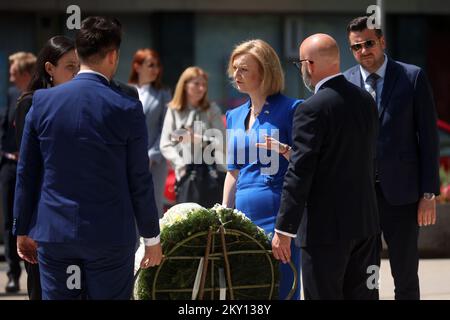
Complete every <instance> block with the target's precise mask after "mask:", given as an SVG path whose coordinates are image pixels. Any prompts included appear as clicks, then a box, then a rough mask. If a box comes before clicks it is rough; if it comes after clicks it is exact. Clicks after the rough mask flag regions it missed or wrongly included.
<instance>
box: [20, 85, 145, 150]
mask: <svg viewBox="0 0 450 320" xmlns="http://www.w3.org/2000/svg"><path fill="white" fill-rule="evenodd" d="M111 87H112V88H114V90H119V91H122V92H123V93H125V94H126V95H129V96H130V97H133V98H135V99H139V94H138V92H137V90H136V88H134V87H132V86H129V85H127V84H125V83H122V82H120V81H117V80H112V81H111ZM32 101H33V93H32V92H30V93H28V94H25V95H24V96H23V97H21V99H19V102H18V103H17V108H16V114H15V128H16V142H17V148H18V149H20V144H21V143H22V135H23V128H24V126H25V116H26V115H27V113H28V111H29V110H30V108H31V103H32Z"/></svg>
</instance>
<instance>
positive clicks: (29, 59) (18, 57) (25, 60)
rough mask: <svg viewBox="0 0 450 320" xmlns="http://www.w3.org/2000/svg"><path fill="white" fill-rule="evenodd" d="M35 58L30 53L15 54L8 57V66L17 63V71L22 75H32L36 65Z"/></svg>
mask: <svg viewBox="0 0 450 320" xmlns="http://www.w3.org/2000/svg"><path fill="white" fill-rule="evenodd" d="M36 60H37V59H36V56H35V55H34V54H32V53H31V52H23V51H20V52H16V53H14V54H12V55H10V56H9V64H10V65H11V64H13V63H14V62H17V71H18V72H19V73H20V74H22V73H24V72H28V73H29V74H32V73H33V71H34V67H35V65H36Z"/></svg>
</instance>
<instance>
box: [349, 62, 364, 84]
mask: <svg viewBox="0 0 450 320" xmlns="http://www.w3.org/2000/svg"><path fill="white" fill-rule="evenodd" d="M348 80H349V81H350V82H351V83H353V84H354V85H357V86H358V87H360V88H363V89H364V85H363V80H362V76H361V70H360V69H359V65H357V66H355V67H354V68H353V70H352V71H351V72H350V77H349V79H348Z"/></svg>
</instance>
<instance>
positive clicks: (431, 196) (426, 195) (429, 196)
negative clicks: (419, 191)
mask: <svg viewBox="0 0 450 320" xmlns="http://www.w3.org/2000/svg"><path fill="white" fill-rule="evenodd" d="M434 197H435V195H434V193H429V192H425V193H424V194H423V198H424V199H425V200H433V199H434Z"/></svg>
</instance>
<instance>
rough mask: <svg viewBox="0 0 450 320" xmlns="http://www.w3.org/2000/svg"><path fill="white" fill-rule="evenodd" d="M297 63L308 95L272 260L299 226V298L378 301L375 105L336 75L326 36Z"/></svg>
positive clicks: (286, 251)
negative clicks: (300, 267)
mask: <svg viewBox="0 0 450 320" xmlns="http://www.w3.org/2000/svg"><path fill="white" fill-rule="evenodd" d="M297 64H298V65H299V66H301V73H302V77H303V82H304V84H305V86H306V87H307V88H308V89H309V90H311V91H313V92H314V95H313V96H312V97H311V98H309V99H308V100H306V101H305V102H304V103H303V104H302V105H301V106H300V107H299V108H297V110H296V112H295V115H294V123H293V147H292V153H291V158H290V164H289V168H288V171H287V173H286V176H285V181H284V185H283V191H282V196H281V206H280V211H279V213H278V217H277V221H276V228H275V235H274V237H273V241H272V249H273V254H274V256H275V258H277V259H279V260H281V261H282V262H283V263H286V262H287V261H289V260H290V255H291V253H290V243H291V240H292V238H295V237H296V233H297V230H298V229H299V226H300V229H299V232H298V234H299V236H300V243H301V246H302V273H303V288H304V296H305V298H306V299H378V288H377V286H378V281H377V280H378V278H377V276H378V272H377V270H378V269H377V268H378V267H379V264H380V258H379V252H380V249H379V248H380V229H379V218H378V211H377V203H376V193H375V188H374V160H375V150H376V139H377V132H378V120H377V119H378V116H377V108H376V105H375V102H374V100H373V98H372V96H371V95H370V94H368V93H367V92H366V91H365V90H363V89H361V88H359V87H357V86H355V85H353V84H351V83H350V82H348V81H347V80H346V79H345V78H344V76H343V75H342V74H341V73H340V66H339V48H338V46H337V44H336V41H335V40H334V39H333V38H332V37H330V36H329V35H326V34H315V35H313V36H311V37H309V38H307V39H306V40H305V41H304V42H303V43H302V44H301V46H300V60H299V61H298V62H297ZM305 209H306V210H305Z"/></svg>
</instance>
